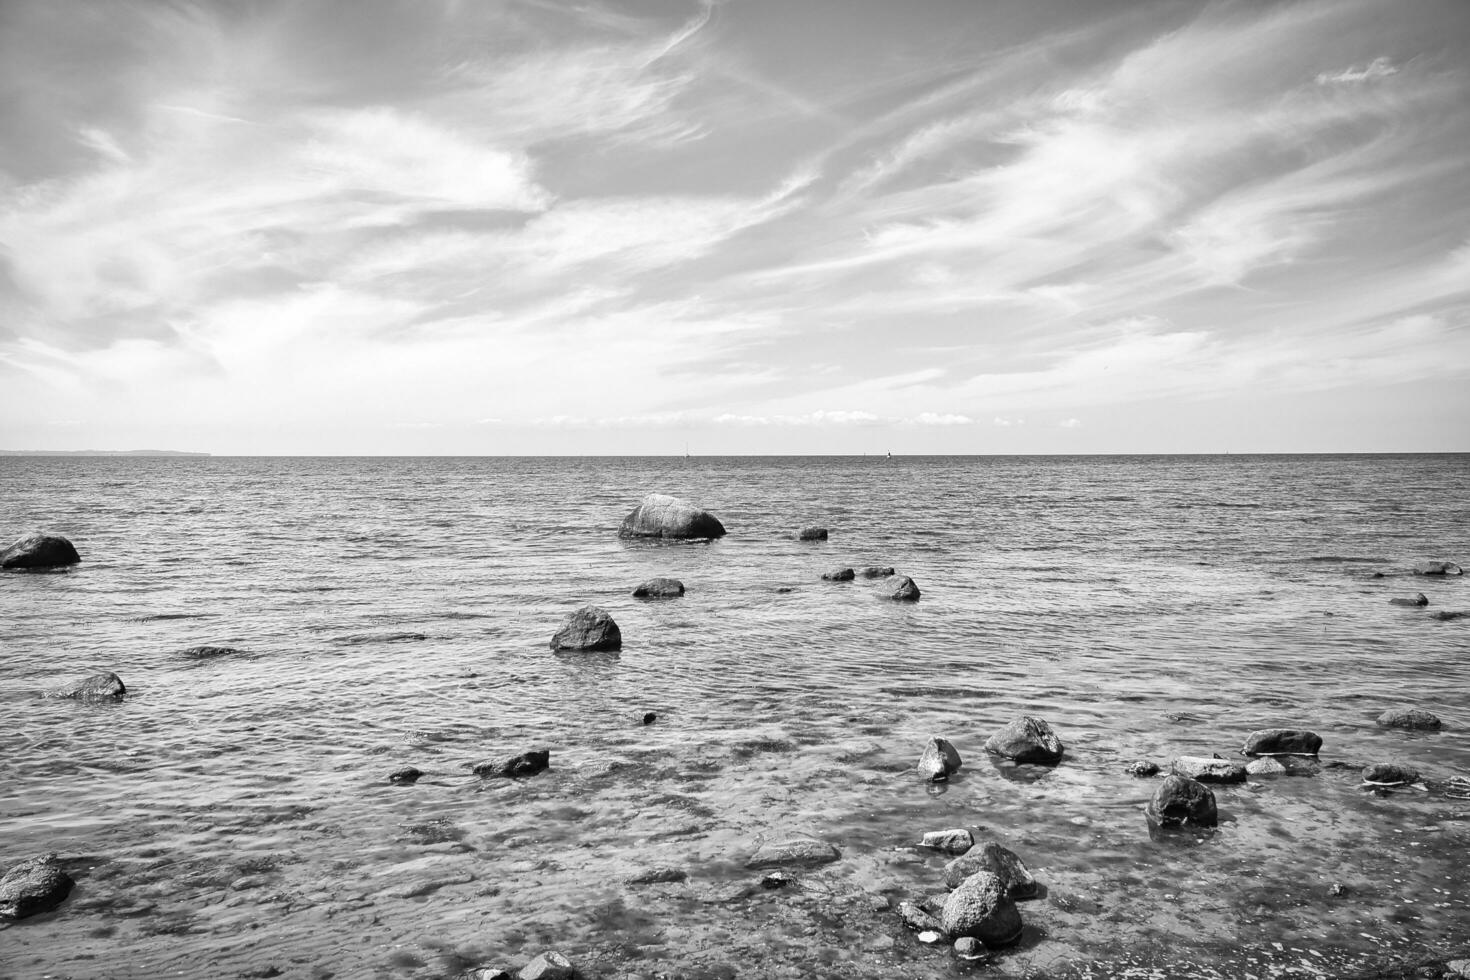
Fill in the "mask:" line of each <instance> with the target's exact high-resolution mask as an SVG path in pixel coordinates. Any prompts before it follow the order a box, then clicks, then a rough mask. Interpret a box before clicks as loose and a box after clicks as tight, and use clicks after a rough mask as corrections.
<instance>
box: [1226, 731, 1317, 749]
mask: <svg viewBox="0 0 1470 980" xmlns="http://www.w3.org/2000/svg"><path fill="white" fill-rule="evenodd" d="M1321 748H1322V736H1321V735H1318V734H1317V733H1316V732H1309V731H1306V730H1304V729H1300V728H1262V729H1260V730H1259V731H1254V732H1251V733H1250V734H1249V735H1247V736H1246V739H1245V747H1244V748H1242V749H1241V750H1240V751H1241V752H1242V753H1243V754H1245V755H1316V754H1317V752H1318V751H1319V750H1320V749H1321Z"/></svg>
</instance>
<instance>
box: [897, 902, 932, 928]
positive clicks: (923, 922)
mask: <svg viewBox="0 0 1470 980" xmlns="http://www.w3.org/2000/svg"><path fill="white" fill-rule="evenodd" d="M898 917H899V918H900V919H902V920H903V924H904V925H905V926H907V927H908V928H910V929H912V930H913V931H914V932H942V931H943V927H942V926H941V925H940V924H939V917H938V916H935V915H931V914H929V913H928V912H926V911H924V910H923V909H921V908H919V906H917V905H915V904H914V903H913V902H899V903H898Z"/></svg>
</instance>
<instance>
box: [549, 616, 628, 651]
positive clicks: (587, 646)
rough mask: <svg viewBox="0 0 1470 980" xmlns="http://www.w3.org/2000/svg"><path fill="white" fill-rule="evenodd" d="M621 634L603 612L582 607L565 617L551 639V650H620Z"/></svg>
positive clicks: (614, 623)
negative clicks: (564, 620)
mask: <svg viewBox="0 0 1470 980" xmlns="http://www.w3.org/2000/svg"><path fill="white" fill-rule="evenodd" d="M622 647H623V633H622V630H620V629H618V624H617V623H616V622H614V621H613V618H612V617H611V616H609V615H608V614H607V612H606V611H605V610H602V609H599V608H598V607H596V606H583V607H582V608H581V609H578V610H576V611H575V612H573V613H572V614H571V615H570V616H568V617H567V619H566V622H564V623H563V624H562V627H561V629H559V630H557V631H556V633H554V634H553V635H552V637H551V649H553V650H591V651H597V650H620V649H622Z"/></svg>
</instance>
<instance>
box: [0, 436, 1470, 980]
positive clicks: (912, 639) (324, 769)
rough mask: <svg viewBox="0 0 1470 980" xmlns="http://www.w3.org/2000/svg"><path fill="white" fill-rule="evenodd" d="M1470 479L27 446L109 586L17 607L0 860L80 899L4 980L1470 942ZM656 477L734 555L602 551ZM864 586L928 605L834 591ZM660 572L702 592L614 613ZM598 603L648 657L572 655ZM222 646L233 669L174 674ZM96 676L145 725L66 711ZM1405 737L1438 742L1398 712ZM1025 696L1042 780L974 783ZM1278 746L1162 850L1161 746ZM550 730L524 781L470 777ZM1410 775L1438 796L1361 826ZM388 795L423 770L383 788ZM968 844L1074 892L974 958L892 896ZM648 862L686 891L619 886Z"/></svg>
mask: <svg viewBox="0 0 1470 980" xmlns="http://www.w3.org/2000/svg"><path fill="white" fill-rule="evenodd" d="M1467 482H1470V457H1467V456H1341V457H1319V456H1307V457H1238V456H1231V457H1069V458H1063V457H1056V458H1035V457H1029V458H1021V457H1017V458H994V457H977V458H918V459H894V460H884V459H879V458H876V457H874V458H851V457H848V458H767V459H750V458H740V459H701V458H695V459H684V458H669V459H613V458H609V459H238V458H210V459H192V458H186V459H166V458H165V459H150V458H125V459H114V458H16V457H10V458H0V500H3V501H4V506H3V509H0V537H4V538H7V540H8V539H10V538H14V537H19V536H20V535H21V534H22V533H24V532H26V531H28V530H30V529H32V528H49V529H52V530H56V531H58V532H60V533H64V534H66V535H67V536H68V537H70V538H71V539H72V540H73V542H74V543H75V544H76V545H77V547H78V549H79V550H80V551H81V553H82V555H83V559H84V560H83V563H82V564H81V565H78V566H76V567H75V568H73V569H71V570H69V571H67V572H65V573H60V574H13V573H12V574H5V575H0V716H3V717H4V719H5V722H4V728H3V729H0V730H3V731H4V732H5V746H6V751H5V753H4V755H3V758H0V867H3V866H8V865H10V864H12V863H15V862H17V861H19V860H21V859H24V858H27V857H30V856H33V855H35V854H38V853H41V852H44V851H48V850H53V851H57V852H59V853H60V854H61V856H62V858H63V859H64V860H65V862H66V864H67V867H68V869H69V870H70V871H71V872H72V874H73V876H74V877H75V878H76V879H77V881H78V885H77V888H76V890H75V891H74V892H73V893H72V896H71V897H70V898H69V899H68V901H67V902H66V903H65V904H64V905H62V906H61V908H60V909H58V910H57V911H55V912H52V913H48V914H45V915H42V916H38V917H35V918H33V919H28V920H24V921H22V922H20V923H18V924H15V925H12V926H10V927H9V928H6V929H3V931H0V976H6V977H10V976H14V977H31V976H43V975H51V976H67V977H75V978H83V977H119V978H121V977H156V976H166V975H167V976H212V977H214V976H267V975H281V976H301V977H326V976H336V977H385V978H389V977H392V978H398V977H403V978H418V977H449V976H453V975H454V974H456V973H457V972H459V971H460V970H462V969H464V968H465V967H466V966H469V965H473V964H499V965H506V966H511V967H518V966H520V965H522V964H523V963H524V962H526V961H527V960H529V959H530V958H531V957H533V956H534V955H536V953H538V952H541V951H543V950H545V949H559V950H562V951H563V952H565V953H567V954H568V955H569V956H571V957H572V959H573V960H574V961H576V962H578V963H579V965H581V966H582V967H583V969H584V970H585V971H586V972H587V973H588V974H590V975H593V976H607V977H622V976H628V977H650V978H651V977H655V976H659V975H668V976H689V977H696V976H697V977H729V976H792V977H796V976H801V977H810V976H833V977H838V976H842V977H875V978H876V977H892V976H912V977H948V976H951V975H963V974H968V973H971V972H976V971H977V970H978V971H979V972H980V973H982V974H984V975H987V976H990V975H997V976H1057V977H1082V976H1098V977H1103V976H1135V975H1136V976H1153V977H1160V978H1169V977H1187V976H1200V975H1209V974H1212V973H1213V974H1215V975H1220V976H1231V977H1241V976H1259V977H1296V976H1301V977H1315V976H1343V975H1351V974H1353V973H1354V972H1357V973H1364V972H1367V971H1371V970H1373V969H1376V968H1378V967H1379V966H1381V965H1382V964H1385V963H1388V962H1391V961H1397V960H1406V959H1412V958H1414V957H1415V956H1424V955H1433V954H1436V953H1438V952H1440V951H1443V950H1448V949H1451V948H1458V947H1460V946H1462V945H1463V944H1465V943H1467V942H1470V930H1467V923H1470V910H1467V904H1466V903H1467V897H1466V896H1470V871H1467V869H1466V865H1465V862H1464V859H1463V856H1464V853H1465V848H1466V845H1467V843H1470V801H1466V800H1464V799H1458V798H1457V795H1456V794H1455V793H1453V792H1446V790H1445V784H1446V783H1447V782H1448V781H1449V780H1450V779H1452V778H1453V777H1456V776H1459V777H1465V776H1470V739H1467V738H1466V735H1465V733H1466V732H1467V731H1470V618H1462V619H1437V618H1434V614H1435V613H1437V612H1445V611H1450V612H1453V611H1470V580H1467V579H1466V578H1464V577H1461V578H1450V579H1438V580H1436V579H1429V578H1423V577H1416V576H1413V575H1411V574H1409V568H1410V566H1411V565H1412V564H1413V563H1414V562H1416V561H1419V560H1423V559H1427V558H1436V559H1447V560H1457V561H1460V562H1461V563H1463V564H1470V560H1467V559H1470V537H1467V531H1466V528H1467V527H1470V521H1467V518H1470V504H1467V502H1466V495H1465V486H1466V485H1467ZM652 490H660V491H665V492H670V493H674V494H677V495H680V496H684V497H687V498H689V499H691V500H694V501H695V502H697V503H699V504H701V505H702V506H705V507H707V508H708V509H710V510H711V511H713V512H714V513H715V514H717V515H718V516H719V517H720V518H721V519H722V520H723V521H724V523H725V525H726V527H727V528H728V529H729V530H730V535H729V536H728V537H726V538H724V539H721V540H719V541H716V542H713V543H708V544H703V543H701V544H669V545H663V544H648V543H639V542H626V541H621V540H619V539H618V538H617V536H616V533H615V532H616V527H617V524H618V522H619V521H620V520H621V518H622V517H623V515H624V514H626V513H627V512H628V511H629V510H630V509H631V508H632V507H633V505H634V504H636V502H637V501H638V500H639V499H640V498H641V497H642V495H643V494H644V493H646V492H649V491H652ZM809 524H820V525H824V526H826V527H828V528H830V529H831V538H830V540H829V541H827V542H798V541H796V540H794V533H795V531H796V530H797V529H798V528H800V527H802V526H805V525H809ZM869 564H884V565H888V564H891V565H894V566H897V568H898V569H899V571H900V572H902V573H905V574H909V575H912V576H913V577H914V578H915V580H916V581H917V582H918V584H919V586H920V588H921V589H922V590H923V598H922V600H921V601H920V602H919V603H917V604H914V605H900V604H895V603H892V602H889V601H885V600H883V599H881V598H879V597H878V594H877V586H876V584H875V583H872V582H866V581H864V580H861V579H859V580H858V581H856V582H850V583H830V582H824V581H822V580H821V578H820V575H821V573H822V572H823V571H825V570H827V569H829V568H831V567H834V566H841V565H852V566H859V567H861V566H863V565H869ZM1376 573H1382V577H1374V576H1375V574H1376ZM656 575H669V576H673V577H675V578H679V579H681V580H682V581H683V582H684V583H685V584H686V586H687V587H688V593H687V594H686V595H685V596H684V597H683V598H680V599H675V600H666V601H659V602H646V601H642V600H637V599H634V598H633V597H632V596H631V591H632V589H633V587H634V586H635V585H636V584H638V582H640V581H642V580H644V579H647V578H651V577H653V576H656ZM788 590H789V591H788ZM1416 592H1424V593H1425V594H1426V595H1427V596H1428V597H1429V600H1430V605H1429V606H1428V607H1427V608H1424V609H1407V608H1402V607H1396V606H1392V605H1390V604H1389V601H1388V600H1389V599H1390V598H1392V597H1396V596H1412V595H1413V594H1414V593H1416ZM589 602H590V603H595V604H598V605H600V606H602V607H604V608H606V609H607V610H609V611H610V612H611V613H612V615H613V616H614V617H615V618H616V619H617V621H618V623H619V624H620V626H621V628H622V632H623V637H624V647H623V650H622V651H621V653H619V654H591V655H588V654H581V655H570V654H556V653H553V652H551V651H550V650H549V649H548V646H547V641H548V639H549V637H550V635H551V633H552V632H553V631H554V630H555V629H556V628H557V626H558V625H559V624H560V622H561V620H562V618H563V617H564V616H565V615H566V614H567V613H569V612H570V611H571V610H572V609H574V608H575V607H577V606H579V605H582V604H584V603H589ZM205 644H208V645H215V646H228V647H234V648H237V649H238V650H239V652H238V653H236V654H233V655H226V656H218V657H210V658H203V659H193V658H188V657H185V656H183V655H182V651H184V650H185V649H187V648H190V647H196V646H199V645H205ZM95 670H115V671H116V672H117V673H118V674H119V675H121V676H122V678H123V680H124V681H125V682H126V683H127V685H128V689H129V695H128V697H127V699H126V700H125V701H123V702H122V703H120V704H115V705H111V704H109V705H85V704H75V703H72V702H67V701H57V700H44V699H41V698H39V697H38V696H37V695H38V694H39V693H40V692H42V691H44V690H45V689H47V688H49V687H53V686H56V685H58V684H60V683H62V682H64V681H66V680H70V679H74V678H79V677H81V676H84V675H85V674H88V673H91V672H93V671H95ZM1394 706H1417V707H1422V708H1426V709H1428V710H1431V711H1433V712H1435V713H1436V714H1438V715H1439V716H1440V717H1441V718H1442V719H1443V720H1444V722H1445V725H1446V728H1445V730H1444V731H1442V732H1437V733H1407V732H1397V731H1388V730H1384V729H1380V728H1378V727H1377V726H1376V725H1375V723H1374V720H1375V718H1376V717H1377V715H1378V714H1379V713H1380V712H1381V711H1382V710H1383V709H1385V708H1387V707H1394ZM648 711H653V712H656V713H657V721H655V722H654V723H653V724H651V725H647V726H645V725H644V724H643V723H642V719H643V716H644V713H645V712H648ZM1022 713H1029V714H1035V715H1039V716H1041V717H1044V718H1046V719H1048V720H1049V721H1050V722H1051V723H1052V725H1053V726H1054V727H1055V728H1056V730H1057V731H1058V733H1059V734H1060V735H1061V737H1062V739H1063V740H1064V742H1065V743H1066V745H1067V757H1066V759H1065V760H1064V761H1063V763H1062V764H1061V765H1060V766H1058V767H1056V768H1055V769H1037V768H1034V767H1022V768H1020V769H1016V768H1008V767H1002V766H998V765H996V764H995V763H994V762H992V761H991V760H990V759H989V758H988V757H987V756H986V754H985V753H984V751H983V749H982V748H981V745H982V743H983V742H984V739H985V738H986V736H987V735H989V734H990V733H991V732H992V731H994V730H995V729H997V728H999V727H1000V726H1001V725H1002V724H1004V723H1005V722H1006V721H1008V720H1010V719H1011V718H1013V717H1015V716H1017V715H1019V714H1022ZM1265 727H1309V728H1312V729H1313V730H1315V731H1317V732H1319V733H1320V734H1321V735H1322V736H1323V738H1324V740H1325V745H1324V747H1323V750H1322V755H1321V762H1322V763H1323V766H1324V767H1323V769H1322V770H1321V771H1320V772H1319V773H1318V774H1317V775H1315V776H1310V777H1302V776H1295V777H1275V778H1270V777H1267V778H1260V779H1253V780H1252V781H1251V782H1250V783H1249V784H1246V785H1243V786H1236V787H1221V788H1217V790H1216V795H1217V797H1218V798H1219V804H1220V808H1221V815H1222V823H1221V826H1220V827H1219V828H1218V830H1216V831H1215V832H1214V833H1211V834H1207V835H1204V836H1198V837H1196V836H1194V835H1184V836H1183V837H1180V836H1177V835H1176V836H1170V837H1167V838H1163V839H1158V840H1156V839H1154V838H1152V837H1151V836H1150V834H1149V830H1148V827H1147V825H1146V823H1145V821H1144V818H1143V806H1144V804H1145V802H1146V801H1147V799H1148V797H1149V795H1150V793H1151V792H1152V789H1153V787H1154V785H1156V781H1155V780H1147V779H1143V780H1140V779H1134V778H1132V777H1130V776H1128V775H1126V774H1125V772H1124V768H1125V767H1126V766H1127V764H1128V763H1129V762H1131V761H1132V760H1134V759H1152V760H1154V761H1156V762H1159V763H1160V764H1162V765H1165V766H1167V763H1168V761H1169V760H1170V759H1171V758H1173V757H1174V756H1177V755H1184V754H1203V755H1209V754H1211V753H1213V752H1218V753H1220V754H1221V755H1227V756H1234V755H1235V754H1236V753H1237V752H1238V751H1239V748H1240V745H1241V743H1242V741H1243V740H1244V738H1245V736H1246V735H1247V734H1248V733H1249V732H1251V731H1252V730H1254V729H1257V728H1265ZM930 735H944V736H946V737H948V738H949V739H950V740H951V741H952V742H954V743H955V745H956V746H957V747H958V748H959V750H960V752H961V754H962V755H963V756H964V758H965V760H966V761H965V766H964V768H963V769H962V770H961V772H960V773H959V775H958V776H957V777H956V778H955V779H954V780H953V781H951V782H950V783H949V784H948V785H946V786H940V787H933V786H926V785H925V784H924V783H922V782H921V781H920V780H919V779H918V778H917V776H916V775H915V773H914V772H913V771H912V766H913V764H914V763H915V761H916V760H917V758H918V755H919V752H920V750H921V749H922V747H923V744H924V742H925V740H926V739H927V738H928V737H929V736H930ZM536 746H543V747H547V748H550V750H551V763H552V768H551V770H550V771H548V772H546V773H543V774H541V775H539V776H536V777H533V778H530V779H525V780H518V781H508V780H481V779H478V778H476V777H475V776H474V775H473V774H472V773H471V772H470V767H471V766H473V765H474V764H475V763H477V762H481V761H484V760H487V759H495V758H499V757H505V756H509V755H513V754H516V753H518V752H521V751H524V750H525V749H528V748H531V747H536ZM1378 761H1403V762H1408V763H1410V764H1412V765H1414V766H1416V767H1417V768H1419V769H1420V770H1421V771H1422V772H1423V773H1424V774H1425V775H1426V776H1427V777H1428V779H1429V781H1428V783H1427V784H1426V785H1425V786H1422V787H1420V788H1416V789H1410V790H1405V791H1401V792H1395V793H1393V794H1391V795H1388V796H1382V797H1380V796H1375V795H1371V794H1368V793H1365V792H1364V790H1363V789H1362V788H1361V787H1360V786H1359V768H1360V767H1361V765H1363V764H1365V763H1368V762H1378ZM405 765H414V766H417V767H418V768H419V769H422V770H424V771H425V773H426V775H425V776H424V777H423V778H422V779H421V780H420V781H419V782H418V783H417V784H416V785H412V786H397V785H391V784H389V783H388V781H387V775H388V773H390V772H392V771H393V770H395V769H398V768H400V767H402V766H405ZM951 826H966V827H972V828H976V829H977V830H978V831H979V832H980V834H981V835H982V836H986V837H990V838H993V839H996V840H999V841H1001V842H1002V843H1004V844H1006V845H1007V846H1009V847H1011V848H1012V849H1013V850H1015V851H1017V852H1018V853H1019V854H1020V855H1021V856H1022V857H1023V858H1024V859H1025V860H1026V861H1027V863H1028V864H1029V865H1030V867H1031V869H1032V871H1033V872H1034V873H1035V875H1036V877H1037V879H1038V880H1039V881H1040V882H1041V883H1042V885H1043V886H1044V889H1045V893H1044V895H1043V896H1042V897H1041V898H1039V899H1037V900H1034V901H1030V902H1026V903H1023V904H1022V906H1021V911H1022V915H1023V916H1024V918H1025V921H1026V924H1027V930H1026V934H1025V936H1024V937H1023V939H1022V942H1021V943H1020V944H1019V945H1018V946H1017V947H1014V948H1012V949H1010V950H1006V951H1003V952H1001V953H999V954H998V955H997V956H996V957H995V959H994V960H993V961H992V962H990V963H987V964H983V965H981V966H979V967H975V966H970V965H964V964H960V963H958V962H956V961H955V960H954V959H953V957H952V956H951V955H950V953H949V951H948V950H947V949H946V948H944V947H940V948H938V949H933V948H928V947H924V946H922V945H921V944H919V943H918V942H917V941H916V940H915V938H914V937H913V935H912V934H910V933H908V932H907V931H906V930H904V929H903V927H902V925H901V924H900V923H899V920H898V917H897V915H896V914H895V913H894V912H893V911H892V908H894V907H896V906H897V903H898V902H899V901H900V900H907V899H918V898H920V897H922V896H924V895H927V894H932V893H935V892H938V891H942V887H943V886H942V882H941V876H940V869H941V868H942V866H943V864H944V862H945V860H946V857H945V856H943V855H937V854H929V853H925V852H921V851H919V850H918V849H916V848H915V847H914V846H913V845H914V843H915V842H916V841H917V839H918V838H919V837H920V836H921V835H922V833H923V832H924V831H926V830H935V829H943V828H946V827H951ZM794 835H815V836H819V837H821V838H823V839H826V840H829V841H831V842H833V843H834V844H837V845H838V846H839V847H840V848H841V850H842V853H843V856H842V859H841V860H840V861H838V862H836V863H835V864H832V865H828V866H826V867H823V868H819V869H815V870H809V871H803V872H801V873H800V875H799V878H798V881H797V883H796V884H794V885H792V886H790V887H788V888H786V889H782V890H779V891H766V890H763V889H760V888H755V889H754V890H750V889H749V888H748V887H747V886H750V885H751V884H752V883H754V882H756V881H758V879H759V877H760V873H759V872H752V871H749V870H747V869H746V868H745V867H744V866H743V864H744V861H745V859H746V858H747V857H748V856H749V855H750V854H751V852H753V851H754V849H755V848H756V846H757V845H758V844H759V843H760V842H762V841H764V840H769V839H777V838H780V837H785V836H794ZM656 865H668V866H671V867H676V868H680V869H683V870H685V871H687V872H688V876H689V877H688V880H687V881H686V882H683V883H674V884H655V885H640V886H630V885H627V884H625V883H624V881H625V879H626V878H627V877H629V876H630V875H632V874H634V873H636V872H637V871H639V870H642V869H646V868H648V867H650V866H656ZM1335 886H1336V887H1335ZM272 970H276V971H279V973H278V974H277V973H272V972H271V971H272Z"/></svg>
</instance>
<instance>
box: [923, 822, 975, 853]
mask: <svg viewBox="0 0 1470 980" xmlns="http://www.w3.org/2000/svg"><path fill="white" fill-rule="evenodd" d="M919 846H920V847H932V848H934V850H936V851H943V852H945V853H946V854H963V853H965V852H966V851H968V850H969V849H970V848H972V847H974V846H975V836H974V835H973V834H971V833H970V832H969V831H968V830H966V829H964V828H963V827H955V828H953V829H951V830H931V831H929V832H928V833H927V834H925V835H924V839H923V840H921V841H919Z"/></svg>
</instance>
